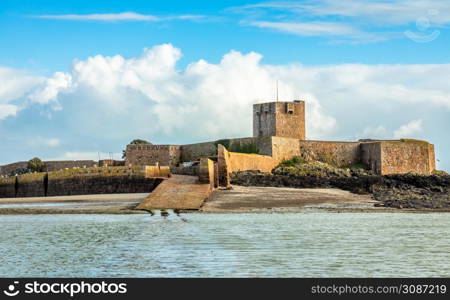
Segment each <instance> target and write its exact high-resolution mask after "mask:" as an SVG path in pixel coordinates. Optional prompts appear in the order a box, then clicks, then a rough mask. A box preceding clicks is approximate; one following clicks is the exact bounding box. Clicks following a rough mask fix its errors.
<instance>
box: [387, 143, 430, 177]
mask: <svg viewBox="0 0 450 300" xmlns="http://www.w3.org/2000/svg"><path fill="white" fill-rule="evenodd" d="M380 144H381V174H382V175H387V174H399V173H409V172H411V173H417V174H426V175H429V174H431V172H432V171H433V170H434V163H433V162H431V161H430V159H433V156H434V154H432V153H431V152H433V153H434V147H430V144H429V143H427V142H424V141H415V140H400V141H382V142H380Z"/></svg>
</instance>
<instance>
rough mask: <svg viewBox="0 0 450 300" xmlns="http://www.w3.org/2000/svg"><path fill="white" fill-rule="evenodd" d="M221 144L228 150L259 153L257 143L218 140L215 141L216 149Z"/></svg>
mask: <svg viewBox="0 0 450 300" xmlns="http://www.w3.org/2000/svg"><path fill="white" fill-rule="evenodd" d="M219 145H222V146H224V147H225V148H226V149H227V150H228V151H231V152H237V153H255V154H259V149H258V146H256V144H255V143H245V144H244V143H242V144H241V143H240V142H233V143H232V142H231V141H230V140H229V139H222V140H217V141H215V142H214V146H216V149H217V147H218V146H219Z"/></svg>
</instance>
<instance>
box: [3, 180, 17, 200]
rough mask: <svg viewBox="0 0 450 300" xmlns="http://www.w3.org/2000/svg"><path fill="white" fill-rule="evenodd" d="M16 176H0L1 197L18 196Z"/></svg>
mask: <svg viewBox="0 0 450 300" xmlns="http://www.w3.org/2000/svg"><path fill="white" fill-rule="evenodd" d="M16 180H17V178H16V177H7V178H0V198H13V197H15V196H16Z"/></svg>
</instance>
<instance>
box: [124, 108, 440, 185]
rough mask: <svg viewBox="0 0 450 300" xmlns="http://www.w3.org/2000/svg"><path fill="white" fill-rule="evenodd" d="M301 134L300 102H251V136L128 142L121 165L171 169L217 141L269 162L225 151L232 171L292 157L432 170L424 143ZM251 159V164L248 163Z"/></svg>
mask: <svg viewBox="0 0 450 300" xmlns="http://www.w3.org/2000/svg"><path fill="white" fill-rule="evenodd" d="M305 138H306V132H305V102H304V101H294V102H271V103H262V104H255V105H254V106H253V137H249V138H237V139H225V140H219V141H214V142H205V143H198V144H190V145H181V146H180V145H128V146H127V153H126V156H127V161H126V163H127V165H129V164H131V165H143V164H156V163H159V164H161V165H169V166H171V167H175V166H177V165H178V164H180V163H181V162H186V161H198V160H200V159H201V158H202V157H212V156H217V148H218V144H222V145H224V146H225V147H226V148H227V150H228V151H229V152H230V151H231V152H230V153H232V152H233V150H232V149H233V148H236V149H239V148H243V146H244V145H251V146H252V147H251V148H252V149H256V150H257V154H260V155H263V156H270V157H271V160H270V163H269V159H267V158H266V157H258V156H257V155H255V154H254V155H253V156H248V155H233V154H230V155H228V156H227V157H228V158H227V159H228V160H229V161H231V162H230V165H231V166H232V167H231V169H233V170H234V169H239V170H245V168H250V167H255V168H256V167H258V166H263V169H267V166H268V165H272V164H277V163H279V162H281V161H283V160H286V159H290V158H292V157H294V156H299V157H302V158H304V159H306V160H319V161H324V162H327V163H330V164H333V165H336V166H338V167H351V166H353V165H356V164H365V165H366V166H367V167H369V168H370V169H371V170H373V171H374V172H375V173H377V174H380V175H386V174H399V173H408V172H411V173H418V174H431V172H432V171H434V169H435V157H434V146H433V145H432V144H429V143H428V142H425V141H417V140H409V139H402V140H397V141H388V140H360V141H356V142H340V141H311V140H306V139H305ZM236 152H238V151H236ZM219 157H220V155H219ZM233 159H234V160H235V161H234V162H233V161H232V160H233ZM251 159H253V160H255V162H254V163H252V162H250V160H251ZM263 162H264V163H263ZM219 165H220V163H219ZM219 168H220V166H219ZM265 171H266V170H265ZM222 177H223V176H222Z"/></svg>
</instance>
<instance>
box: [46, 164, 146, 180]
mask: <svg viewBox="0 0 450 300" xmlns="http://www.w3.org/2000/svg"><path fill="white" fill-rule="evenodd" d="M48 175H49V177H50V178H52V179H61V178H70V177H81V176H102V177H109V176H112V177H113V176H125V175H127V176H144V175H145V169H144V167H142V166H132V167H124V166H121V167H91V168H77V169H66V170H59V171H53V172H48Z"/></svg>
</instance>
